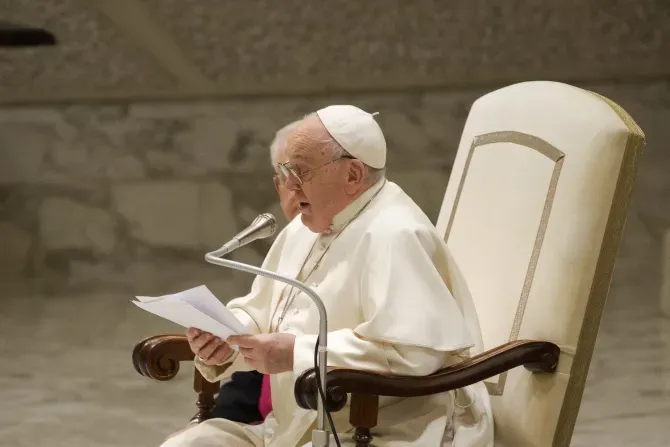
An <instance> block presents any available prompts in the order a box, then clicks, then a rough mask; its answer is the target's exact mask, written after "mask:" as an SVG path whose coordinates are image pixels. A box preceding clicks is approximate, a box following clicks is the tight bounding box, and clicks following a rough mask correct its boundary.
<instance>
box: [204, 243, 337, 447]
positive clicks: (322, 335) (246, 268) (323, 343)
mask: <svg viewBox="0 0 670 447" xmlns="http://www.w3.org/2000/svg"><path fill="white" fill-rule="evenodd" d="M230 251H231V250H230V248H229V247H228V246H227V245H224V246H223V247H221V248H220V249H218V250H215V251H213V252H210V253H207V254H206V255H205V260H206V261H207V262H209V263H211V264H215V265H219V266H221V267H229V268H232V269H235V270H241V271H243V272H247V273H253V274H255V275H261V276H264V277H266V278H270V279H274V280H275V281H279V282H283V283H285V284H289V285H291V286H293V287H296V288H298V289H300V290H301V291H303V292H305V294H307V296H309V297H310V298H311V299H312V301H314V304H316V308H317V309H318V310H319V348H318V350H319V377H320V378H321V386H322V387H323V395H324V396H325V394H326V371H327V360H328V351H327V346H328V340H327V338H328V317H327V315H326V307H325V306H324V305H323V301H322V300H321V298H319V295H317V294H316V292H315V291H314V290H312V289H311V288H309V287H308V286H306V285H305V284H303V283H301V282H300V281H298V280H296V279H293V278H289V277H288V276H283V275H280V274H278V273H275V272H272V271H270V270H265V269H262V268H259V267H254V266H252V265H248V264H243V263H241V262H237V261H231V260H229V259H224V258H222V257H221V256H223V255H225V254H226V253H229V252H230ZM317 394H318V399H317V425H316V430H313V431H312V445H313V446H314V447H328V444H329V442H330V436H329V434H328V431H326V411H325V402H324V401H323V399H322V398H321V393H320V392H319V393H317Z"/></svg>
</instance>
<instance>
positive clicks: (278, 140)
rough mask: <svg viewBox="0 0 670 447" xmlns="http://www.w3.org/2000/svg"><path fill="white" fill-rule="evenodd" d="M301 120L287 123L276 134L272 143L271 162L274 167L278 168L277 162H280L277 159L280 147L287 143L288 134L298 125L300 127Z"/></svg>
mask: <svg viewBox="0 0 670 447" xmlns="http://www.w3.org/2000/svg"><path fill="white" fill-rule="evenodd" d="M300 121H302V120H297V121H293V122H292V123H290V124H287V125H286V126H284V127H282V128H281V129H279V130H278V131H277V133H276V134H275V138H274V140H272V143H270V162H271V163H272V168H273V169H275V170H276V169H277V163H278V162H279V160H277V154H278V153H279V149H280V148H281V147H282V146H283V145H284V144H285V143H286V139H287V138H288V136H289V135H291V133H292V132H293V131H294V130H295V129H296V127H298V124H300Z"/></svg>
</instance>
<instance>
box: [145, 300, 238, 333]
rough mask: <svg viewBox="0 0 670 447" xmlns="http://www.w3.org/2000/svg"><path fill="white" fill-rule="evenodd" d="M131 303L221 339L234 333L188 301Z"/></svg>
mask: <svg viewBox="0 0 670 447" xmlns="http://www.w3.org/2000/svg"><path fill="white" fill-rule="evenodd" d="M133 303H134V304H135V305H137V306H138V307H140V308H142V309H144V310H146V311H147V312H151V313H152V314H154V315H158V316H159V317H163V318H165V319H166V320H170V321H172V322H173V323H177V324H178V325H180V326H183V327H185V328H190V327H195V328H198V329H200V330H201V331H205V332H211V333H212V334H214V335H216V336H217V337H220V338H221V339H222V340H226V339H227V338H228V337H230V336H231V335H234V334H236V332H235V331H233V330H232V329H230V328H228V327H226V326H224V325H223V324H221V323H219V322H218V321H216V320H214V319H212V318H210V317H209V316H207V315H206V314H204V313H202V312H200V311H199V310H198V309H196V308H195V307H193V306H191V305H190V304H189V303H185V302H182V301H163V300H154V301H148V302H146V301H145V302H142V301H133Z"/></svg>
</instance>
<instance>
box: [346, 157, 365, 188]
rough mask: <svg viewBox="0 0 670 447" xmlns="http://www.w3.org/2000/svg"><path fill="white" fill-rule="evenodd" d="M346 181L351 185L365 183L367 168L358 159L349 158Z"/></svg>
mask: <svg viewBox="0 0 670 447" xmlns="http://www.w3.org/2000/svg"><path fill="white" fill-rule="evenodd" d="M348 174H349V176H348V179H347V180H348V183H349V184H350V185H352V186H358V185H362V184H363V183H365V175H366V174H367V168H366V166H365V165H364V164H363V162H362V161H360V160H351V162H350V163H349V172H348Z"/></svg>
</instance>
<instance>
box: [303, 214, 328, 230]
mask: <svg viewBox="0 0 670 447" xmlns="http://www.w3.org/2000/svg"><path fill="white" fill-rule="evenodd" d="M300 220H301V221H302V224H303V225H304V226H306V227H307V229H308V230H309V231H311V232H312V233H322V232H323V231H325V230H326V228H328V227H327V226H326V228H323V225H319V223H318V222H315V221H314V216H312V215H311V214H305V213H300Z"/></svg>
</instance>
